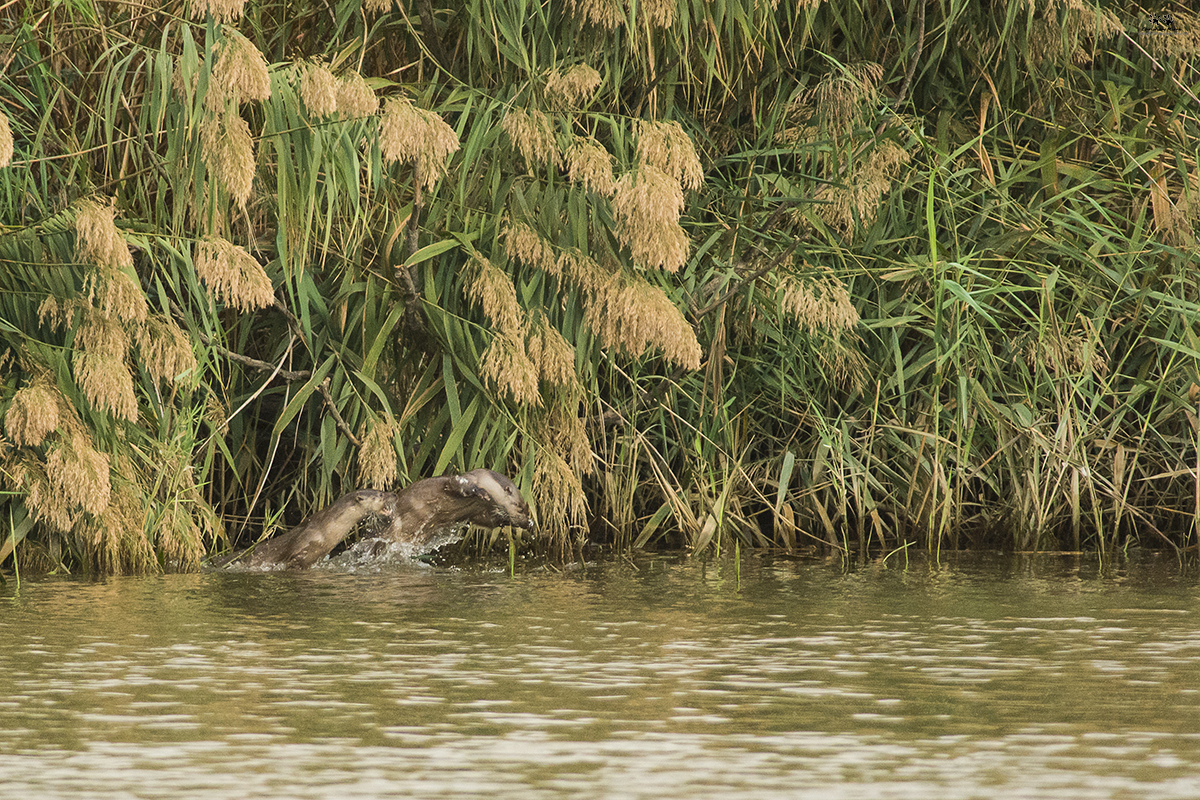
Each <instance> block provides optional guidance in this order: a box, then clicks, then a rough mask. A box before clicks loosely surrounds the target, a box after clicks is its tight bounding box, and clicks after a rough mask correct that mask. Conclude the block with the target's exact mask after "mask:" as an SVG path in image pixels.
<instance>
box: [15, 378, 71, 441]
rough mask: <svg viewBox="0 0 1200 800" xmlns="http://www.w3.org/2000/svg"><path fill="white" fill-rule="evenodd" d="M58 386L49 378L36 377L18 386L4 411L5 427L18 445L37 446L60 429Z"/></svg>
mask: <svg viewBox="0 0 1200 800" xmlns="http://www.w3.org/2000/svg"><path fill="white" fill-rule="evenodd" d="M60 396H61V395H60V394H59V391H58V387H56V386H54V385H53V384H51V383H50V381H49V380H46V379H39V380H35V381H34V382H33V383H31V384H29V385H28V386H26V387H24V388H22V389H18V390H17V392H16V394H14V395H13V399H12V403H11V404H10V405H9V407H8V411H6V412H5V413H4V430H5V431H7V432H8V437H9V438H10V439H12V440H13V442H14V443H15V444H17V445H18V446H23V447H37V446H38V445H40V444H41V443H42V442H43V441H45V440H46V437H47V436H49V435H50V434H51V433H54V431H55V430H57V429H58V421H59V420H58V401H59V397H60Z"/></svg>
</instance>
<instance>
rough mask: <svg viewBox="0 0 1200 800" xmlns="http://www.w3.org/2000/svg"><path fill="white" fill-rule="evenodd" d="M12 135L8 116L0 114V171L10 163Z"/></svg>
mask: <svg viewBox="0 0 1200 800" xmlns="http://www.w3.org/2000/svg"><path fill="white" fill-rule="evenodd" d="M12 157H13V135H12V125H10V124H9V121H8V116H7V115H6V114H4V112H0V169H2V168H4V167H7V166H8V165H9V164H11V163H12Z"/></svg>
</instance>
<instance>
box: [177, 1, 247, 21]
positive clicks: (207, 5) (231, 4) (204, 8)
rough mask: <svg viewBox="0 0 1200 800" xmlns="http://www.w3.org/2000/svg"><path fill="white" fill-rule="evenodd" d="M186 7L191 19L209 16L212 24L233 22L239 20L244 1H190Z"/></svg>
mask: <svg viewBox="0 0 1200 800" xmlns="http://www.w3.org/2000/svg"><path fill="white" fill-rule="evenodd" d="M188 5H189V8H190V10H191V18H192V19H204V17H205V15H206V14H211V15H212V18H213V21H214V22H233V21H234V20H237V19H241V16H242V10H243V8H244V7H245V5H246V0H191V2H190V3H189V4H188Z"/></svg>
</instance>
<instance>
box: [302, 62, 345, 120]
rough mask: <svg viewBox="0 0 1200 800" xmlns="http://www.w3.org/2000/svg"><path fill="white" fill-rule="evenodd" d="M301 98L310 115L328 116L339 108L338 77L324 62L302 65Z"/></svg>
mask: <svg viewBox="0 0 1200 800" xmlns="http://www.w3.org/2000/svg"><path fill="white" fill-rule="evenodd" d="M300 99H301V100H302V101H303V102H304V107H305V108H306V109H308V115H309V116H310V117H326V116H329V115H330V114H336V113H337V110H338V79H337V78H335V77H333V73H332V72H330V71H329V69H328V68H327V67H326V66H325V65H323V64H305V65H303V66H302V67H300Z"/></svg>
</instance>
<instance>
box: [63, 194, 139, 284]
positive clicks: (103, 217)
mask: <svg viewBox="0 0 1200 800" xmlns="http://www.w3.org/2000/svg"><path fill="white" fill-rule="evenodd" d="M115 214H116V210H115V208H114V207H113V205H112V203H111V201H110V202H106V203H98V202H96V201H95V200H90V199H89V200H83V201H81V202H80V203H79V212H78V214H76V216H75V251H76V254H77V255H78V257H79V260H80V261H81V262H83V263H86V264H95V265H97V266H100V267H116V268H118V269H132V267H133V255H132V254H131V253H130V252H129V245H128V244H126V243H125V237H123V236H122V235H121V232H120V231H119V230H117V225H116V223H115V222H113V218H114V216H115Z"/></svg>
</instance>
